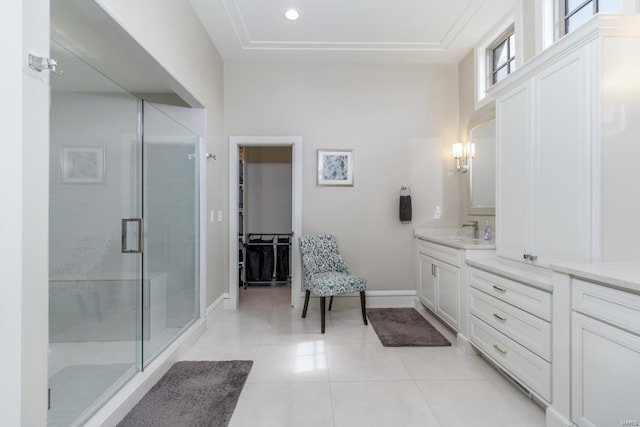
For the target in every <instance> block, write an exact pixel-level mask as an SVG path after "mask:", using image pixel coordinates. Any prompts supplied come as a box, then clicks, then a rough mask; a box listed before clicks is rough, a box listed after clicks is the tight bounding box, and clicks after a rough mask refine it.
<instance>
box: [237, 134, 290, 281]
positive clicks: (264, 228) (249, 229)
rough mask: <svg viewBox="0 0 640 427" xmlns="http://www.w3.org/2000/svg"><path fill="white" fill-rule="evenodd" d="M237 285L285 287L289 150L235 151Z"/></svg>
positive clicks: (284, 148)
mask: <svg viewBox="0 0 640 427" xmlns="http://www.w3.org/2000/svg"><path fill="white" fill-rule="evenodd" d="M238 150H239V152H238V159H239V165H238V248H239V254H238V260H239V263H238V283H239V284H240V286H241V287H243V288H244V289H247V287H248V286H265V285H267V286H269V285H285V284H290V283H291V269H290V264H291V263H290V258H291V245H292V243H293V241H292V237H293V233H292V231H291V230H292V228H293V225H292V172H293V170H292V150H291V147H290V146H289V147H279V146H273V147H264V146H260V147H251V146H240V147H239V148H238Z"/></svg>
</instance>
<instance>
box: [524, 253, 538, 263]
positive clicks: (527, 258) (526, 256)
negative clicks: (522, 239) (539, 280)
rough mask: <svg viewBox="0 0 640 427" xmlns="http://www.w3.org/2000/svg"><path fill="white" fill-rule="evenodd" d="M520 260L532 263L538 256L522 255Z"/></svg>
mask: <svg viewBox="0 0 640 427" xmlns="http://www.w3.org/2000/svg"><path fill="white" fill-rule="evenodd" d="M522 258H524V259H526V260H527V261H531V262H534V261H535V260H537V259H538V256H537V255H531V254H524V255H522Z"/></svg>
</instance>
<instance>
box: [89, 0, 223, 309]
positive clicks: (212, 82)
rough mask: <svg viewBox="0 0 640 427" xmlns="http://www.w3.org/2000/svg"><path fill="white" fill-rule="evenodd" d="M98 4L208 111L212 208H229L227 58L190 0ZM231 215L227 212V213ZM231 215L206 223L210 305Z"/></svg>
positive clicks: (219, 282)
mask: <svg viewBox="0 0 640 427" xmlns="http://www.w3.org/2000/svg"><path fill="white" fill-rule="evenodd" d="M98 3H99V4H100V5H101V6H102V7H103V9H105V11H106V12H107V13H109V15H111V16H112V17H113V18H114V19H115V20H116V22H118V23H119V24H120V25H121V26H122V27H123V28H124V30H125V31H127V32H128V33H129V34H130V35H131V37H133V38H134V39H135V40H136V41H137V42H138V43H139V44H140V45H141V46H142V47H143V48H144V49H145V50H146V51H147V52H148V53H149V54H150V55H151V56H153V57H154V59H155V60H157V61H158V62H159V63H160V64H161V65H162V67H163V68H165V69H166V70H167V71H168V72H169V74H171V75H172V76H173V77H174V78H175V79H176V80H177V81H178V82H179V83H180V84H181V85H182V86H184V88H186V89H187V90H188V91H189V92H190V93H191V94H192V95H193V96H194V97H195V98H196V99H197V100H198V102H199V103H200V104H202V105H203V106H204V108H205V109H206V135H204V138H205V140H206V151H207V152H210V153H214V154H216V155H217V157H218V160H217V161H213V160H212V161H208V162H207V163H206V164H207V173H206V176H207V184H208V185H207V211H210V210H216V211H217V210H223V211H226V207H227V206H229V203H228V194H227V188H228V181H227V180H228V171H227V164H226V163H225V161H224V159H226V158H227V156H228V147H227V144H226V143H225V141H224V140H223V125H224V123H223V117H224V114H223V83H222V75H223V69H222V60H221V59H220V57H219V55H218V53H217V51H216V49H215V47H214V46H213V43H212V42H211V41H210V39H209V37H208V35H207V33H206V32H205V30H204V28H203V27H202V25H201V23H200V21H199V20H198V18H197V16H196V15H195V12H194V11H193V9H192V8H191V5H190V3H189V2H187V1H167V2H158V1H155V0H139V1H135V2H132V1H129V0H98ZM225 213H226V212H225ZM227 218H228V215H224V220H223V221H222V222H215V223H207V224H208V228H207V230H206V250H207V260H206V266H207V269H206V282H207V292H206V294H207V296H206V301H207V302H206V304H207V305H209V304H211V303H212V302H213V301H215V300H216V299H217V298H218V297H219V296H220V295H221V294H222V293H224V292H227V290H228V283H229V281H228V277H229V271H228V264H229V251H228V246H227V245H228V241H229V238H228V225H227Z"/></svg>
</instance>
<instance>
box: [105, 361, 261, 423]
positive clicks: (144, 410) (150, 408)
mask: <svg viewBox="0 0 640 427" xmlns="http://www.w3.org/2000/svg"><path fill="white" fill-rule="evenodd" d="M252 365H253V362H252V361H244V360H232V361H224V362H178V363H176V364H175V365H173V366H172V367H171V369H169V371H168V372H167V373H166V374H165V375H164V377H162V378H161V379H160V381H158V383H157V384H156V385H154V386H153V388H152V389H151V390H149V392H148V393H147V394H146V395H145V396H144V397H143V398H142V400H141V401H140V402H139V403H138V404H137V405H136V406H135V407H134V408H133V409H132V410H131V412H129V414H127V416H126V417H125V418H124V419H123V420H122V421H121V422H120V424H118V426H121V427H134V426H135V427H144V426H148V427H164V426H166V427H176V426H180V427H192V426H202V427H205V426H207V427H209V426H211V427H214V426H226V425H228V424H229V420H230V419H231V415H233V410H234V409H235V407H236V403H237V402H238V397H240V392H241V391H242V387H243V386H244V383H245V381H246V380H247V376H248V375H249V371H251V366H252Z"/></svg>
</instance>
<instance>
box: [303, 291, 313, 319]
mask: <svg viewBox="0 0 640 427" xmlns="http://www.w3.org/2000/svg"><path fill="white" fill-rule="evenodd" d="M310 294H311V291H309V290H308V289H307V290H306V292H305V293H304V307H303V308H302V318H303V319H304V318H305V317H307V308H308V307H309V295H310Z"/></svg>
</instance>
